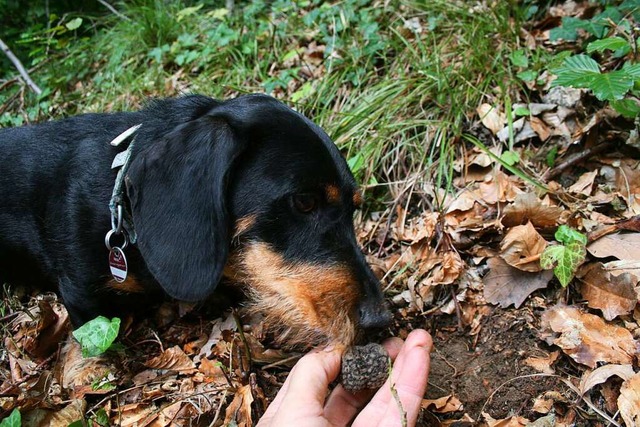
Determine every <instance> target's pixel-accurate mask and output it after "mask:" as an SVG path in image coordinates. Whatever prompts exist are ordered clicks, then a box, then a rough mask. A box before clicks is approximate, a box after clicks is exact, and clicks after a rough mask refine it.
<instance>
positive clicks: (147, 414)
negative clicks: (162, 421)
mask: <svg viewBox="0 0 640 427" xmlns="http://www.w3.org/2000/svg"><path fill="white" fill-rule="evenodd" d="M156 411H157V409H156V407H155V405H146V404H142V403H131V404H129V405H124V406H120V407H119V408H118V411H117V412H116V414H115V415H114V416H113V417H111V425H115V426H120V427H137V426H138V425H140V424H141V421H142V420H153V419H155V418H156V417H157V412H156ZM143 425H146V423H144V424H143Z"/></svg>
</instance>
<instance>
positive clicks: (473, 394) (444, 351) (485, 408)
mask: <svg viewBox="0 0 640 427" xmlns="http://www.w3.org/2000/svg"><path fill="white" fill-rule="evenodd" d="M532 319H533V316H532V313H531V312H530V311H529V310H526V309H525V310H509V311H507V310H502V309H495V310H494V311H493V312H492V314H491V315H490V316H488V318H487V319H486V320H485V321H484V323H483V325H482V327H481V329H480V331H479V333H478V334H477V335H469V333H468V332H465V331H463V332H459V331H458V330H457V326H456V324H455V322H456V320H455V317H454V316H447V317H439V318H437V319H434V328H435V332H434V345H435V349H434V351H433V353H432V355H431V374H430V378H429V389H428V392H427V396H426V397H427V398H428V399H436V398H439V397H443V396H447V395H454V396H455V397H457V398H458V399H459V400H460V401H461V402H462V404H463V405H464V406H463V410H462V411H460V412H456V413H450V414H446V415H438V417H439V418H440V419H443V418H455V419H459V418H460V417H461V416H462V414H463V413H467V414H469V415H470V416H471V417H472V418H473V419H474V420H479V419H480V418H481V414H482V412H486V413H488V414H489V415H491V416H492V417H494V418H497V419H500V418H506V417H508V416H511V415H521V416H524V417H527V418H529V419H535V418H538V417H539V416H540V414H536V413H534V412H533V411H532V409H531V408H532V406H533V401H534V399H535V398H536V397H538V396H540V395H541V394H543V393H545V392H547V391H550V390H556V391H560V392H562V393H564V392H565V391H566V387H565V386H564V385H563V384H562V383H561V382H560V380H559V378H557V377H554V376H549V375H545V374H542V373H540V372H538V371H536V370H534V369H533V368H530V367H529V366H527V365H526V364H524V360H525V359H526V358H527V357H530V356H538V357H542V356H546V355H547V354H548V353H549V351H548V349H546V348H543V347H544V344H542V343H541V342H540V340H539V339H537V338H536V331H535V330H534V328H533V326H531V323H530V322H531V320H532ZM427 420H431V421H427ZM433 420H434V416H433V414H425V416H424V417H423V423H422V425H425V426H428V425H434V422H433Z"/></svg>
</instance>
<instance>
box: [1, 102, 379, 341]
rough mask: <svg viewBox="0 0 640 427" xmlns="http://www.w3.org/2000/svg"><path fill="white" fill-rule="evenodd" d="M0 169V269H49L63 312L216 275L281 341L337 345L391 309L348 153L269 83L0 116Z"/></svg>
mask: <svg viewBox="0 0 640 427" xmlns="http://www.w3.org/2000/svg"><path fill="white" fill-rule="evenodd" d="M120 141H124V142H122V143H120V144H118V143H119V142H120ZM110 142H111V144H110ZM125 146H126V147H127V148H125ZM122 157H124V158H125V160H124V161H121V160H117V159H121V158H122ZM114 159H116V161H115V162H114ZM112 162H113V163H118V164H122V163H124V164H123V165H121V167H119V168H118V167H112V166H119V165H118V164H116V165H112ZM0 170H1V171H2V172H1V173H0V198H1V200H2V204H1V208H0V280H1V281H2V282H3V283H4V282H8V283H14V284H18V283H24V282H26V283H27V284H32V283H39V284H53V285H57V287H58V289H59V292H60V295H61V297H62V299H63V301H64V304H65V306H66V307H67V310H68V312H69V315H70V318H71V321H72V323H73V325H74V326H76V327H77V326H79V325H81V324H83V323H85V322H87V321H88V320H91V319H92V318H94V317H95V316H97V315H99V314H103V315H111V314H113V313H114V312H117V311H118V309H122V308H123V307H125V306H127V304H129V305H130V306H131V305H133V307H128V309H135V307H140V305H138V304H140V300H139V299H138V300H136V299H134V296H135V295H136V294H138V295H139V296H140V295H151V294H154V293H158V292H160V293H161V292H165V293H166V294H168V295H169V296H171V297H173V298H176V299H178V300H183V301H200V300H203V299H205V298H206V297H207V296H209V295H210V294H211V293H212V292H213V291H214V290H215V289H216V287H217V286H218V284H219V282H220V281H221V280H222V278H223V277H226V278H229V279H231V281H233V282H235V283H239V284H241V286H242V289H243V291H244V292H245V293H246V294H247V295H248V297H249V298H248V301H249V303H248V304H249V306H250V307H251V308H253V309H255V310H257V311H258V312H260V313H262V314H263V315H264V318H265V319H266V323H267V325H271V326H272V327H275V328H278V329H279V332H280V333H281V335H282V337H283V340H284V341H285V342H294V343H295V342H298V343H299V342H306V343H318V344H321V343H331V342H333V343H340V344H344V345H349V344H351V343H352V342H353V341H354V340H355V339H356V337H357V336H358V335H359V334H360V332H361V331H363V330H366V329H369V328H379V327H383V326H385V325H387V324H388V323H389V322H390V321H391V314H390V312H389V311H388V309H387V308H386V306H385V303H384V299H383V295H382V291H381V289H380V283H379V281H378V280H377V278H376V277H375V275H374V274H373V272H372V271H371V269H370V267H369V266H368V264H367V263H366V261H365V259H364V256H363V254H362V252H361V250H360V248H359V247H358V244H357V242H356V239H355V233H354V228H353V213H354V209H356V208H358V206H359V205H360V204H361V203H362V200H361V195H360V193H359V191H358V189H357V188H356V184H355V181H354V178H353V176H352V174H351V172H350V171H349V168H348V166H347V164H346V162H345V160H344V159H343V157H342V156H341V154H340V152H339V151H338V149H337V148H336V146H335V145H334V143H333V142H332V141H331V139H330V138H329V137H328V136H327V134H326V133H325V132H324V131H323V130H322V129H321V128H320V127H318V126H317V125H315V124H314V123H313V122H311V121H310V120H309V119H307V118H306V117H304V116H303V115H301V114H299V113H297V112H295V111H293V110H292V109H290V108H288V107H287V106H285V105H284V104H282V103H281V102H279V101H276V100H275V99H273V98H271V97H269V96H266V95H247V96H241V97H238V98H235V99H231V100H228V101H218V100H214V99H212V98H208V97H205V96H201V95H189V96H183V97H180V98H176V99H164V100H156V101H152V102H151V103H150V104H149V105H148V106H147V107H146V108H144V109H142V110H140V111H138V112H129V113H113V114H85V115H80V116H76V117H71V118H68V119H64V120H60V121H54V122H47V123H43V124H38V125H30V126H23V127H18V128H9V129H2V130H0ZM144 298H146V297H143V299H142V301H143V303H144V301H145V300H144ZM132 301H137V302H135V303H133V304H132V303H131V302H132Z"/></svg>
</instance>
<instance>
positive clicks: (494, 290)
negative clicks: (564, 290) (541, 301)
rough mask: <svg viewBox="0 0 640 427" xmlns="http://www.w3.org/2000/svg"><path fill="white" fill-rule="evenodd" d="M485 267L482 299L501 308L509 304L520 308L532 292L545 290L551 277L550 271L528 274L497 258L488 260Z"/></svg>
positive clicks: (551, 272)
mask: <svg viewBox="0 0 640 427" xmlns="http://www.w3.org/2000/svg"><path fill="white" fill-rule="evenodd" d="M487 265H488V266H489V273H488V274H487V275H486V276H484V278H483V279H482V281H483V283H484V298H485V299H486V300H487V302H490V303H491V304H499V305H500V307H503V308H504V307H508V306H509V305H511V304H513V305H514V306H515V307H516V308H518V307H520V306H521V305H522V303H523V302H524V300H525V299H527V297H528V296H529V295H530V294H531V293H532V292H533V291H535V290H536V289H540V288H545V287H546V286H547V285H548V284H549V281H550V280H551V278H552V277H553V271H551V270H545V271H542V272H540V273H529V272H526V271H522V270H518V269H517V268H514V267H511V266H510V265H509V264H507V263H506V262H504V260H503V259H502V258H499V257H493V258H489V259H488V260H487Z"/></svg>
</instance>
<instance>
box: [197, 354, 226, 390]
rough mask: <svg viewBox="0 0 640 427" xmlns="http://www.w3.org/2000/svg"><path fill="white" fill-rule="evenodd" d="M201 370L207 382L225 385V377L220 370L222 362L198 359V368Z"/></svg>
mask: <svg viewBox="0 0 640 427" xmlns="http://www.w3.org/2000/svg"><path fill="white" fill-rule="evenodd" d="M198 369H199V370H200V372H202V373H203V374H204V375H205V376H206V379H205V381H206V382H207V383H211V382H212V383H214V384H216V385H220V386H223V385H227V384H228V382H227V377H226V375H225V374H224V371H223V370H222V364H221V363H220V362H216V361H213V360H209V359H206V358H205V359H202V360H201V361H200V367H199V368H198Z"/></svg>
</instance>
